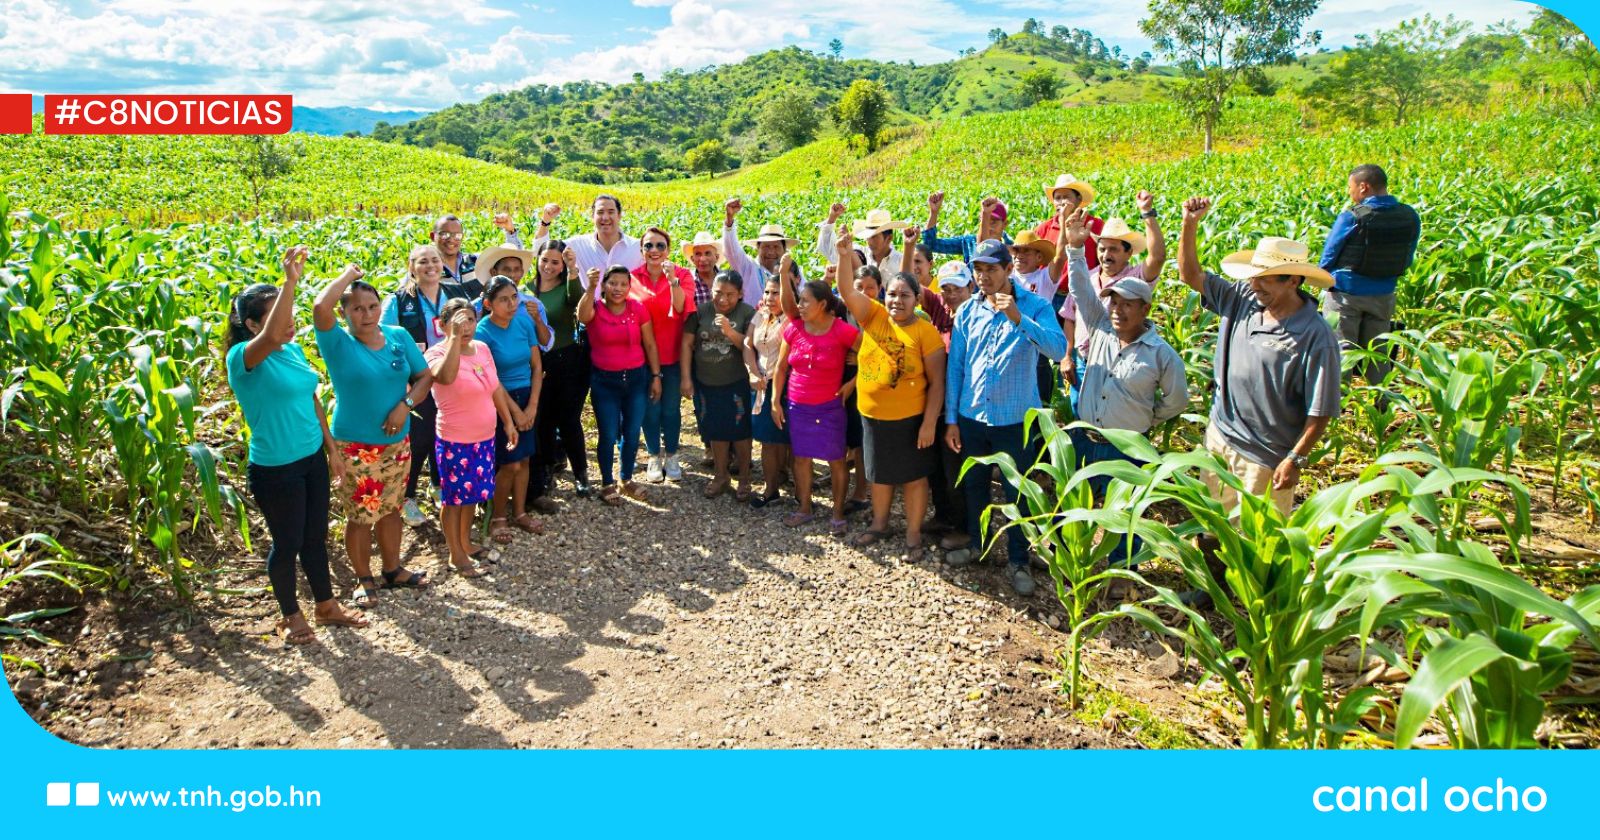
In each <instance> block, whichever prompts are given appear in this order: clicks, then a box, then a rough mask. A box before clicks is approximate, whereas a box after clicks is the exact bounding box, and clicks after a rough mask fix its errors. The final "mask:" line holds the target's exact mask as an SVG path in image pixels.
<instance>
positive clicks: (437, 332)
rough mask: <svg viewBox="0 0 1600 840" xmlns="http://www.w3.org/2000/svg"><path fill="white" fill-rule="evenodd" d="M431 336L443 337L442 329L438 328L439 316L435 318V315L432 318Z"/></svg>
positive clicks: (441, 327)
mask: <svg viewBox="0 0 1600 840" xmlns="http://www.w3.org/2000/svg"><path fill="white" fill-rule="evenodd" d="M433 334H434V335H439V336H442V335H444V327H443V326H440V324H439V316H437V315H435V316H434V317H433Z"/></svg>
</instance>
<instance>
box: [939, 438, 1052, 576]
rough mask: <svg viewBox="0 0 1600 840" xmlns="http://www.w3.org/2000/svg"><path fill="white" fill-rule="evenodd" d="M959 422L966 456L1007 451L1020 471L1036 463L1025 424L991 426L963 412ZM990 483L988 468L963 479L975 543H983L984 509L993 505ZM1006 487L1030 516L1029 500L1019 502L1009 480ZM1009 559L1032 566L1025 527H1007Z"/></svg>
mask: <svg viewBox="0 0 1600 840" xmlns="http://www.w3.org/2000/svg"><path fill="white" fill-rule="evenodd" d="M956 423H957V426H958V428H960V429H961V455H962V457H963V458H977V457H980V456H983V455H995V454H998V453H1001V452H1004V453H1006V454H1007V455H1010V456H1011V460H1013V461H1015V462H1016V464H1017V468H1018V469H1019V470H1026V469H1027V468H1028V467H1029V466H1032V464H1033V459H1034V457H1035V452H1036V447H1035V446H1033V445H1031V444H1025V443H1024V442H1023V433H1022V427H1023V424H1021V423H1016V424H1013V425H1010V426H987V425H984V424H983V423H979V422H978V421H976V420H971V419H968V418H966V417H961V416H959V415H958V416H957V417H956ZM989 485H990V482H989V470H988V469H987V468H983V469H972V470H968V471H967V476H966V478H964V479H962V480H961V489H962V493H963V494H964V495H965V496H966V500H967V535H968V536H970V537H972V543H973V545H974V546H977V545H979V544H980V541H981V540H982V539H983V526H982V521H983V520H982V517H983V511H984V509H985V508H987V507H989V504H990V500H991V499H992V498H993V494H992V493H991V491H990V489H989ZM1002 486H1003V489H1004V491H1005V499H1006V502H1007V503H1011V504H1018V505H1022V507H1019V508H1018V509H1019V511H1021V513H1022V515H1023V516H1027V515H1028V512H1027V508H1026V506H1025V503H1024V502H1020V501H1018V498H1017V495H1018V494H1017V488H1016V487H1014V486H1012V484H1011V482H1009V481H1007V482H1003V485H1002ZM1006 559H1007V560H1009V561H1010V562H1011V565H1012V566H1023V567H1026V566H1027V565H1028V537H1027V535H1025V534H1023V533H1022V529H1021V528H1008V529H1007V530H1006Z"/></svg>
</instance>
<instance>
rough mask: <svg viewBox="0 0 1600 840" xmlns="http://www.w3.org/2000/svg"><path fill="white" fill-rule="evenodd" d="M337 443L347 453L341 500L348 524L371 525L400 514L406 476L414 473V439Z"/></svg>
mask: <svg viewBox="0 0 1600 840" xmlns="http://www.w3.org/2000/svg"><path fill="white" fill-rule="evenodd" d="M334 442H335V443H336V444H338V446H339V451H340V452H342V453H344V462H345V473H344V483H343V484H341V485H339V501H340V503H341V504H342V505H343V506H344V518H345V522H346V523H348V524H350V525H369V526H370V525H376V524H378V520H380V519H382V518H384V517H385V516H388V515H389V514H391V513H399V512H400V506H401V505H403V504H405V500H406V476H407V475H408V474H409V473H410V471H411V438H409V437H405V438H401V439H400V441H399V442H398V443H390V444H382V443H357V442H355V441H344V440H340V441H334Z"/></svg>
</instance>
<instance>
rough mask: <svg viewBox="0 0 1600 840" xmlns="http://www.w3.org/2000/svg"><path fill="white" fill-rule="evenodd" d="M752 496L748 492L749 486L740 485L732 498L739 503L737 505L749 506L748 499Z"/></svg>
mask: <svg viewBox="0 0 1600 840" xmlns="http://www.w3.org/2000/svg"><path fill="white" fill-rule="evenodd" d="M752 495H754V494H753V493H752V492H751V491H750V485H748V484H741V485H739V489H738V490H736V491H734V494H733V498H734V499H735V500H737V501H738V502H739V504H741V505H743V504H749V502H750V497H751V496H752Z"/></svg>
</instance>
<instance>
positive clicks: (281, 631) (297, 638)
mask: <svg viewBox="0 0 1600 840" xmlns="http://www.w3.org/2000/svg"><path fill="white" fill-rule="evenodd" d="M278 638H280V639H282V640H283V643H284V644H285V645H309V644H311V643H313V642H315V641H316V640H317V631H315V630H312V629H311V628H310V627H307V628H306V629H304V630H291V629H290V628H289V620H288V619H286V618H280V619H278Z"/></svg>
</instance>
